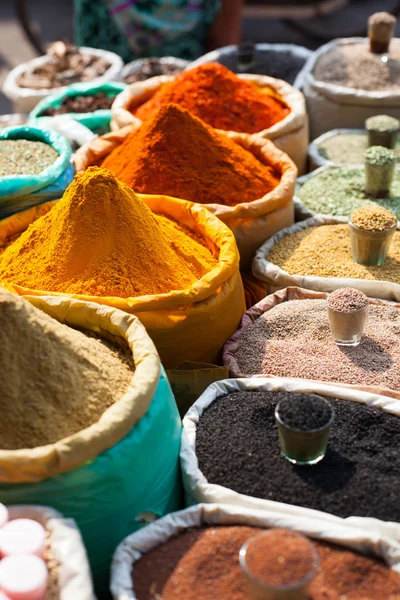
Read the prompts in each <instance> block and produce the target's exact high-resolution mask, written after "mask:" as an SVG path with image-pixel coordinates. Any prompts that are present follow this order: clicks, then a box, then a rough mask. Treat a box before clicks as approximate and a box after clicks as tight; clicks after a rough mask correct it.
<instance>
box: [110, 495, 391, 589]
mask: <svg viewBox="0 0 400 600" xmlns="http://www.w3.org/2000/svg"><path fill="white" fill-rule="evenodd" d="M370 521H371V522H372V521H373V520H372V519H371V520H370ZM371 525H372V527H371ZM235 526H239V527H240V526H242V527H243V526H244V527H252V528H257V529H264V528H265V529H269V528H287V529H291V530H293V531H296V532H298V533H300V534H303V535H306V536H308V537H310V538H311V539H312V540H314V541H325V542H330V543H331V544H334V545H337V546H340V547H341V549H343V550H345V549H348V550H351V551H353V552H357V553H360V554H367V555H370V556H375V557H377V558H379V559H381V560H383V561H384V563H385V564H386V565H387V566H389V567H391V568H392V569H393V570H394V571H396V572H397V573H399V572H400V547H399V544H398V543H396V541H395V540H393V539H392V538H391V537H390V533H391V531H390V529H388V530H387V531H386V530H385V531H379V528H375V527H374V526H373V523H369V526H368V527H362V526H360V525H359V523H358V522H357V519H354V520H353V519H346V520H343V519H338V518H336V517H332V515H328V514H326V513H320V515H319V516H318V517H316V516H314V515H313V516H305V515H303V514H302V511H301V509H299V511H298V512H297V511H296V509H294V510H293V512H292V513H291V514H288V513H287V512H286V511H285V505H281V507H277V508H276V509H275V508H265V507H264V508H263V509H262V510H259V509H258V508H256V507H243V506H239V505H236V506H229V505H228V504H222V503H212V504H197V505H196V506H192V507H190V508H186V509H185V510H181V511H179V512H176V513H172V514H170V515H167V516H166V517H164V518H162V519H160V520H159V521H156V522H154V523H152V524H150V525H149V526H148V527H146V528H145V529H143V530H142V531H139V532H137V533H134V534H132V535H130V536H128V537H127V538H126V539H125V540H124V541H123V542H122V543H121V544H120V545H119V546H118V548H117V550H116V551H115V554H114V558H113V562H112V568H111V593H112V595H113V599H114V600H137V598H138V594H137V590H136V589H135V568H137V563H138V561H139V560H140V559H141V558H142V557H143V556H144V555H146V554H148V553H149V552H151V551H152V550H155V549H157V548H158V547H159V546H160V545H161V544H165V543H166V542H168V540H172V539H177V538H176V536H179V534H184V533H188V531H189V530H190V531H195V530H196V529H198V528H200V527H211V528H217V529H218V528H219V527H221V528H223V527H235ZM214 531H215V529H214ZM246 533H250V532H246ZM250 535H251V533H250ZM231 540H232V538H231ZM235 541H236V540H235ZM232 542H233V540H232ZM232 545H233V544H232V543H231V544H230V546H232ZM239 548H240V542H239ZM184 550H185V548H184V547H183V548H182V554H181V555H180V557H179V558H180V559H181V560H182V559H184V557H185V552H184ZM224 550H225V551H226V552H227V554H228V553H229V551H227V549H226V548H224ZM191 552H192V555H193V553H194V552H195V549H194V548H193V546H192V548H191ZM211 552H212V550H211V549H210V553H211ZM232 552H233V548H232ZM221 554H222V553H221ZM221 554H220V553H218V552H217V556H218V559H219V560H220V561H222V560H223V557H222V556H221ZM237 555H238V552H237ZM237 555H236V556H237ZM198 560H199V561H201V557H200V552H199V558H198ZM203 560H204V557H203ZM225 560H227V557H226V558H225ZM176 561H177V557H175V556H174V557H171V558H170V567H169V569H168V568H166V569H165V570H163V572H162V576H163V580H164V579H167V578H168V576H170V575H172V569H173V568H174V567H175V565H176ZM210 562H211V561H206V563H207V567H208V566H209V564H210ZM219 564H220V563H219ZM375 564H376V563H375ZM223 566H225V569H224V570H223V571H222V569H221V573H220V576H221V578H223V577H226V585H227V586H228V587H230V586H235V583H236V586H237V587H236V588H235V595H236V593H237V594H238V597H242V596H241V590H238V589H237V588H238V587H239V585H240V586H241V585H242V582H241V581H240V583H239V578H240V579H241V573H240V571H239V572H238V571H236V572H235V573H234V572H233V571H234V570H235V564H234V561H232V563H231V564H230V565H229V566H228V565H223ZM346 566H347V565H346ZM132 567H133V570H132ZM196 567H198V565H197V564H194V565H193V570H190V568H189V572H188V573H187V575H188V576H192V577H193V576H196V574H197V573H198V574H199V576H200V575H201V573H203V572H204V567H203V568H202V569H201V570H200V568H199V567H198V568H197V569H196ZM150 568H151V563H150ZM155 568H157V567H156V566H155ZM336 568H337V567H336ZM342 577H343V570H341V571H339V572H336V574H335V576H334V577H333V581H335V582H337V581H341V579H342ZM236 578H237V581H236ZM154 579H156V577H154ZM329 579H331V578H329ZM361 579H362V578H361ZM170 581H171V580H170V579H169V582H170ZM212 582H214V585H215V578H213V579H212ZM164 583H166V581H164ZM357 585H358V584H355V585H353V587H352V591H353V592H354V591H355V590H356V589H357ZM154 587H156V585H155V586H154ZM242 593H243V592H242ZM243 598H244V595H243Z"/></svg>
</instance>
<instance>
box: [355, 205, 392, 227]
mask: <svg viewBox="0 0 400 600" xmlns="http://www.w3.org/2000/svg"><path fill="white" fill-rule="evenodd" d="M350 221H351V222H352V223H353V225H355V226H356V227H358V228H359V229H364V230H366V231H385V230H386V229H392V227H394V226H395V225H396V223H397V219H396V217H395V215H394V214H393V213H392V212H391V211H390V210H386V209H385V208H380V207H378V206H361V207H360V208H357V210H355V211H354V212H352V213H351V215H350Z"/></svg>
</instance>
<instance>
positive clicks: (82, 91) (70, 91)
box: [29, 81, 126, 135]
mask: <svg viewBox="0 0 400 600" xmlns="http://www.w3.org/2000/svg"><path fill="white" fill-rule="evenodd" d="M125 87H126V85H125V84H124V83H118V82H116V81H110V82H107V83H98V84H93V83H76V84H73V85H69V86H68V87H67V88H64V89H63V90H62V91H60V92H57V91H56V90H55V91H54V93H53V94H52V95H51V96H47V97H46V98H43V100H41V101H40V102H39V104H37V105H36V106H35V108H34V109H33V110H32V111H31V112H30V114H29V124H30V125H32V127H39V128H42V129H46V128H47V125H48V124H51V121H52V120H53V118H54V116H53V115H51V116H47V115H46V114H44V115H43V113H46V112H48V111H49V112H52V111H56V114H60V115H61V114H62V116H63V119H66V118H70V119H72V120H74V121H77V122H78V123H81V124H82V125H84V126H85V127H87V128H88V129H90V131H93V133H95V134H97V135H103V134H104V133H108V132H109V131H110V121H111V109H107V108H99V109H96V110H93V111H91V112H87V109H86V110H85V112H83V111H82V112H62V113H61V112H60V113H57V111H58V110H60V109H61V108H62V106H63V103H65V102H66V101H68V99H73V98H75V97H76V96H80V97H82V96H94V97H96V96H97V95H98V94H101V95H104V96H105V97H106V98H105V100H107V98H109V99H110V100H109V102H112V98H114V97H115V96H117V95H118V94H119V93H120V92H122V90H124V89H125ZM64 110H66V109H64Z"/></svg>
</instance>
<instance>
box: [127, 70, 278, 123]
mask: <svg viewBox="0 0 400 600" xmlns="http://www.w3.org/2000/svg"><path fill="white" fill-rule="evenodd" d="M268 91H269V90H268ZM166 104H179V105H180V106H183V108H186V109H187V110H189V111H190V112H191V113H192V114H193V115H196V117H199V118H200V119H201V120H202V121H204V122H205V123H208V125H211V127H215V128H216V129H225V130H227V131H238V132H240V133H259V132H260V131H262V130H263V129H269V128H270V127H272V125H275V123H278V122H279V121H281V120H282V119H284V118H285V117H286V116H287V115H288V114H289V113H290V109H289V108H288V107H287V106H286V105H285V104H284V103H283V102H281V101H280V100H279V99H278V98H274V97H273V96H272V95H270V94H269V93H268V92H266V91H263V90H262V89H260V88H259V87H257V86H256V85H254V84H253V83H250V82H249V81H245V80H243V79H240V77H238V76H237V75H235V73H232V71H230V70H229V69H227V68H226V67H224V66H223V65H219V64H217V63H207V64H204V65H200V66H198V67H196V68H194V69H190V70H189V71H184V72H183V73H181V74H180V75H178V76H177V77H175V79H174V80H173V81H171V82H170V83H167V84H164V85H163V86H162V87H161V88H160V89H159V90H158V91H157V92H156V93H155V94H154V96H153V97H152V98H150V100H148V101H147V102H145V103H144V104H142V105H141V106H139V108H137V109H136V110H135V112H134V114H135V115H136V116H137V117H138V118H139V119H141V120H142V121H146V119H148V118H149V117H151V115H153V114H154V113H155V112H156V111H157V110H158V109H159V108H161V107H162V106H165V105H166Z"/></svg>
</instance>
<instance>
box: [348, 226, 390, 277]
mask: <svg viewBox="0 0 400 600" xmlns="http://www.w3.org/2000/svg"><path fill="white" fill-rule="evenodd" d="M396 227H397V223H396V224H395V225H393V227H392V228H391V229H385V230H384V231H368V230H366V229H360V228H359V227H357V226H356V225H353V223H352V222H351V221H349V229H350V241H351V254H352V258H353V260H354V262H356V263H358V264H359V265H367V266H370V267H372V266H381V265H383V264H384V263H385V261H386V258H387V255H388V252H389V248H390V244H391V242H392V239H393V236H394V233H395V231H396Z"/></svg>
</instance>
